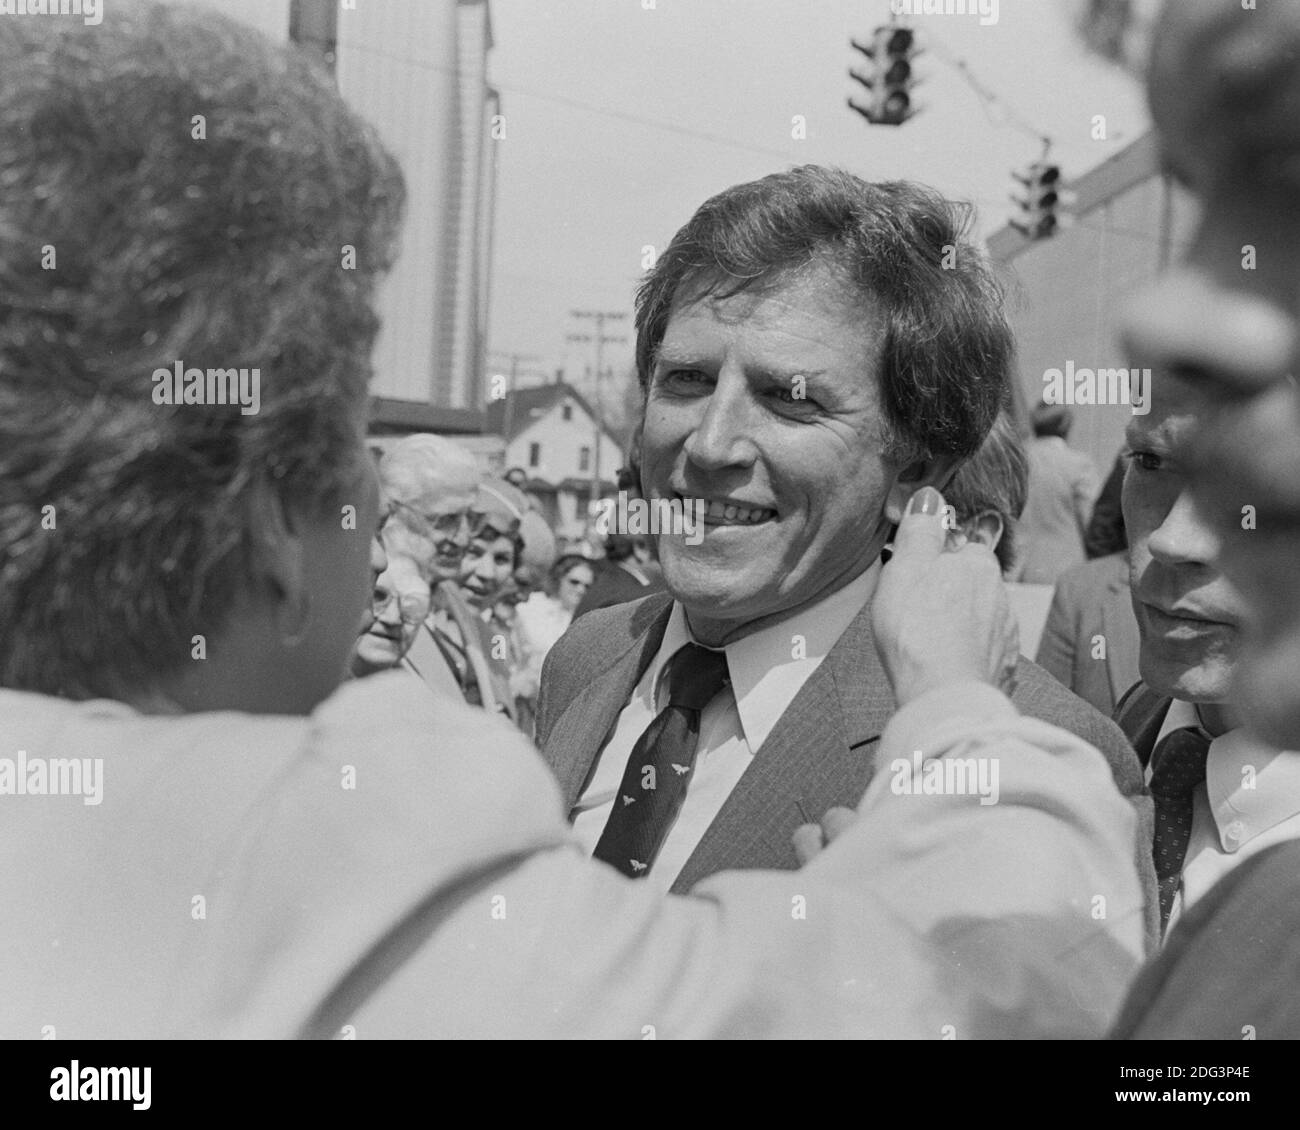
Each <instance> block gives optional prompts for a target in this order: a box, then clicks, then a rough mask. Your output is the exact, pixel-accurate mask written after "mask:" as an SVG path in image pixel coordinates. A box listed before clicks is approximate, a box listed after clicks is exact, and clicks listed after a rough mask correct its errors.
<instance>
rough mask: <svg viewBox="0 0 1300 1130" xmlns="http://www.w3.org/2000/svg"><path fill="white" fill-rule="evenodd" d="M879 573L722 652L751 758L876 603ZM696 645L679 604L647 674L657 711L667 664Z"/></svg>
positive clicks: (873, 569) (876, 565)
mask: <svg viewBox="0 0 1300 1130" xmlns="http://www.w3.org/2000/svg"><path fill="white" fill-rule="evenodd" d="M880 569H881V565H880V561H879V560H877V561H874V562H873V563H872V564H871V566H870V567H869V568H868V569H867V570H866V571H865V572H863V573H862V574H861V575H860V576H858V577H855V578H854V579H853V580H852V581H850V582H849V583H848V584H847V585H845V586H844V587H843V588H840V589H836V590H835V592H833V593H831V594H830V595H829V596H827V597H824V598H823V599H822V600H820V601H818V602H817V603H816V604H813V605H810V606H809V607H807V608H803V609H800V610H799V611H798V612H797V613H795V614H794V615H793V616H791V617H789V618H788V619H785V620H780V621H778V622H777V623H775V624H770V625H768V626H767V627H765V628H760V629H759V630H758V631H757V632H753V633H751V634H750V635H747V636H745V637H743V638H742V639H738V640H737V641H736V642H735V643H730V644H727V645H726V646H725V647H724V648H723V649H722V650H723V651H724V652H726V655H727V674H728V675H729V677H730V679H731V690H732V694H733V695H734V696H735V699H736V707H737V710H738V712H739V714H740V724H741V727H742V728H743V729H744V731H745V741H746V743H747V744H748V745H749V751H750V753H751V754H757V753H758V751H759V748H760V747H761V746H762V744H763V743H764V742H765V741H766V740H767V736H768V734H770V733H771V732H772V728H773V727H774V726H775V725H776V723H777V721H778V719H780V717H781V715H782V714H784V713H785V710H786V707H788V706H789V705H790V703H791V702H793V701H794V697H795V695H797V694H798V693H799V692H800V691H801V690H802V689H803V686H804V684H805V683H806V682H807V681H808V680H809V678H811V676H812V674H813V672H814V671H816V670H817V668H818V667H820V666H821V663H822V660H824V659H825V658H826V656H827V654H828V653H829V652H830V650H831V648H833V647H834V646H835V644H836V642H837V641H838V640H839V638H840V636H842V635H843V634H844V630H845V629H846V628H847V627H848V626H849V624H851V623H852V622H853V618H854V617H855V616H856V615H857V614H858V613H859V612H861V611H862V609H863V608H864V607H865V606H866V604H867V602H868V601H870V600H871V597H872V596H873V595H874V593H875V591H876V582H877V581H878V580H879V578H880ZM694 642H697V641H696V640H695V638H694V636H692V635H691V630H690V626H689V625H688V624H687V622H686V610H685V609H684V608H683V607H682V606H681V605H680V604H679V603H677V602H676V601H674V602H673V609H672V612H671V613H670V614H669V617H668V627H667V628H666V629H665V631H664V639H663V643H662V644H660V646H659V651H658V652H657V653H656V655H655V657H654V660H653V661H652V662H651V665H650V668H649V670H648V671H647V672H646V673H647V675H648V676H649V678H650V682H649V683H648V684H647V685H648V686H650V687H652V688H654V693H655V710H656V712H657V711H658V709H659V708H660V704H659V701H658V689H659V680H660V678H661V676H662V675H663V672H664V668H665V666H667V663H668V660H669V659H671V658H672V657H673V656H674V655H676V654H677V652H678V651H680V650H681V649H682V648H683V647H685V646H686V645H687V644H688V643H694Z"/></svg>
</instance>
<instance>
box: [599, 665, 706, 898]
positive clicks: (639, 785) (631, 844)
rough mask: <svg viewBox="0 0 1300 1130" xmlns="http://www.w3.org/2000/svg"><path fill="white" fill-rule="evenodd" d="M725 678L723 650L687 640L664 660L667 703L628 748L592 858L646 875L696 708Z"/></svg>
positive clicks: (695, 729) (677, 803)
mask: <svg viewBox="0 0 1300 1130" xmlns="http://www.w3.org/2000/svg"><path fill="white" fill-rule="evenodd" d="M726 682H727V656H726V653H725V652H721V651H709V650H708V649H707V648H703V647H700V646H699V645H698V644H687V646H686V647H684V648H682V649H681V651H679V652H678V653H677V654H676V655H674V656H673V657H672V659H671V660H670V661H669V664H668V677H667V684H668V687H667V690H668V705H667V706H665V707H664V708H663V709H662V710H661V711H660V712H659V713H658V714H656V715H655V717H654V720H653V721H652V722H651V723H650V725H649V726H647V727H646V729H645V733H643V734H642V735H641V736H640V737H639V738H638V739H637V742H636V745H634V746H633V747H632V752H631V754H630V755H629V756H628V759H627V768H626V769H624V770H623V780H622V782H621V783H620V785H619V790H618V795H617V796H615V798H614V808H613V810H612V811H611V812H610V814H609V819H608V820H607V821H606V822H605V830H604V831H603V832H601V834H600V841H599V842H598V843H597V844H596V850H595V852H594V853H593V856H594V858H596V859H599V860H602V861H603V862H605V863H608V864H610V866H612V867H616V868H618V870H619V871H621V872H622V873H623V874H624V875H627V876H629V877H630V878H633V879H636V878H640V877H642V876H644V875H647V874H649V872H650V865H651V864H652V863H654V860H655V856H656V855H658V854H659V849H660V847H662V846H663V841H664V838H665V837H666V836H667V834H668V829H669V828H671V827H672V824H673V820H674V819H676V817H677V813H678V811H679V810H680V809H681V807H682V801H683V800H685V799H686V787H687V784H688V782H689V779H690V774H691V770H692V769H693V768H694V766H695V749H696V745H697V744H698V743H699V738H700V712H701V711H702V710H703V709H704V707H705V706H707V705H708V702H709V700H710V699H711V698H713V696H714V695H716V694H717V693H718V691H720V690H721V689H722V688H723V686H725V685H726Z"/></svg>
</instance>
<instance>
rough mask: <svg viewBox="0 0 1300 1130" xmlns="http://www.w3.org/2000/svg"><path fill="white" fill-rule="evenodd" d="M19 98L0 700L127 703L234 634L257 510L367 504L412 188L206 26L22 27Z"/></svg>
mask: <svg viewBox="0 0 1300 1130" xmlns="http://www.w3.org/2000/svg"><path fill="white" fill-rule="evenodd" d="M0 73H3V75H4V81H3V83H0V185H3V194H2V195H0V685H5V686H9V687H16V688H20V689H29V690H35V691H41V692H44V693H53V694H63V695H66V696H69V697H74V698H85V697H92V696H99V695H106V696H120V694H121V693H122V692H123V691H124V690H134V689H140V688H146V687H150V686H153V685H156V684H157V683H158V682H159V681H161V680H164V679H165V678H166V677H167V674H168V672H171V671H174V670H176V669H177V668H178V667H179V666H180V665H182V664H184V663H186V662H188V661H189V656H190V648H191V642H190V641H191V637H192V636H193V635H195V634H209V633H215V632H218V631H219V629H220V627H221V625H222V623H223V620H224V618H225V617H226V615H227V614H228V613H229V611H230V608H231V604H232V601H233V599H234V597H235V595H236V593H237V592H238V590H239V588H240V587H241V585H242V584H243V583H244V582H245V581H246V580H247V577H246V576H245V574H246V571H247V570H248V568H249V565H250V561H251V560H252V554H251V548H252V547H251V546H250V545H249V544H248V543H249V538H248V535H247V532H246V530H247V524H246V521H245V514H246V507H247V505H248V502H249V499H250V497H251V495H252V493H253V492H254V491H257V490H260V489H264V488H270V489H273V490H275V491H276V492H278V494H279V496H280V497H281V499H283V501H284V502H285V504H286V505H287V506H289V507H291V508H297V509H299V510H302V511H304V512H305V511H307V510H315V511H319V510H320V509H321V508H322V507H324V506H326V505H328V504H331V503H332V502H333V501H335V500H336V499H337V496H338V494H339V492H340V490H341V489H342V487H343V484H345V483H346V482H348V481H351V480H352V479H353V478H354V477H355V475H356V472H357V470H358V464H357V460H358V459H361V458H365V452H364V449H363V448H362V447H360V446H359V444H358V440H357V437H358V431H357V427H358V424H357V421H358V419H359V417H360V416H361V415H362V414H363V413H364V408H365V395H366V385H367V381H368V378H369V373H370V362H369V355H370V349H371V345H372V342H373V338H374V335H375V332H376V329H377V320H376V318H375V315H374V313H373V312H372V310H371V308H370V298H371V295H372V291H373V288H374V284H375V282H376V278H377V275H378V274H379V273H381V272H382V271H384V270H385V269H386V268H387V267H388V265H389V264H390V262H391V259H392V256H393V246H394V240H395V236H396V231H397V227H398V223H399V220H400V213H401V209H402V200H403V189H402V183H401V176H400V173H399V171H398V169H397V167H396V165H395V163H394V162H393V160H392V159H391V158H390V157H389V156H388V155H387V154H386V153H384V151H383V150H382V148H381V147H380V146H379V144H378V142H377V141H376V139H375V136H374V135H373V133H372V131H371V130H370V129H369V128H367V127H365V126H363V125H362V124H361V123H360V122H359V121H358V120H357V119H356V118H355V117H354V116H353V114H352V113H351V112H350V111H349V110H348V109H347V107H346V106H345V105H344V103H343V102H342V101H341V99H340V98H339V95H338V93H337V91H336V90H335V89H334V88H333V87H332V85H331V84H330V82H329V80H328V77H327V76H325V75H323V74H321V73H319V71H318V70H317V68H316V67H315V65H314V64H313V63H312V62H311V61H310V60H309V59H308V58H307V56H305V55H299V53H298V52H297V51H296V50H295V49H293V48H280V47H276V46H274V45H272V44H271V43H270V42H269V41H267V40H266V39H264V38H263V37H261V36H260V35H258V34H257V33H256V32H254V31H252V30H249V29H247V28H244V27H241V26H240V25H238V24H236V23H234V22H231V21H229V20H227V19H226V18H224V17H222V16H219V15H216V14H213V13H210V12H205V11H203V10H202V9H198V8H189V7H163V6H159V5H155V4H152V3H127V2H123V3H120V4H117V5H115V6H114V9H113V12H112V13H111V18H110V19H108V20H105V21H104V22H103V23H102V24H100V25H97V26H87V25H86V24H85V23H84V22H83V21H81V20H55V19H48V20H46V19H26V20H18V19H7V20H0ZM346 246H351V247H352V248H354V249H355V269H344V257H345V252H344V251H343V249H344V248H345V247H346ZM177 361H182V362H183V363H184V365H185V366H186V367H187V368H188V367H191V366H192V367H196V368H207V367H219V368H228V367H248V368H254V367H256V368H258V369H259V370H260V373H261V407H260V411H259V412H257V413H256V414H248V415H245V414H243V413H242V412H241V410H240V407H239V406H238V405H233V406H230V407H221V406H197V405H188V406H182V407H172V406H167V405H159V404H155V403H154V400H153V396H152V392H153V388H154V384H153V381H152V379H151V376H152V374H153V372H154V371H155V370H156V369H158V368H171V367H172V366H173V365H174V364H175V363H176V362H177Z"/></svg>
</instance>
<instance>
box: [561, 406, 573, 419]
mask: <svg viewBox="0 0 1300 1130" xmlns="http://www.w3.org/2000/svg"><path fill="white" fill-rule="evenodd" d="M560 417H561V418H562V419H565V420H572V419H573V405H572V404H566V405H565V406H564V407H563V408H561V409H560Z"/></svg>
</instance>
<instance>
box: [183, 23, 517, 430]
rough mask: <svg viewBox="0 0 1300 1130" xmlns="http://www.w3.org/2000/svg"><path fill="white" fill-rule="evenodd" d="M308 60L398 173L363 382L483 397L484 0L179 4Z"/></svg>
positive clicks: (395, 395) (385, 390) (438, 397)
mask: <svg viewBox="0 0 1300 1130" xmlns="http://www.w3.org/2000/svg"><path fill="white" fill-rule="evenodd" d="M188 2H190V3H203V4H205V5H206V6H209V7H213V8H216V9H218V10H220V11H221V12H223V13H225V14H226V15H228V16H232V17H233V18H235V19H238V20H241V21H243V22H245V23H249V24H252V25H253V26H254V27H256V28H258V29H259V30H260V31H262V32H264V33H266V34H268V35H270V36H272V37H273V38H277V39H282V40H288V39H293V40H294V41H296V42H297V43H298V44H299V45H300V46H301V47H302V48H303V49H304V50H307V51H310V52H312V53H313V54H315V55H317V56H319V59H320V62H321V65H322V66H324V67H326V68H327V69H328V70H330V71H331V72H332V73H333V74H334V76H335V79H336V81H337V83H338V87H339V91H340V93H341V94H342V95H343V97H344V98H346V99H347V101H348V102H349V103H350V104H351V105H352V106H353V107H354V108H355V109H356V110H357V112H358V113H359V114H360V115H361V116H362V117H363V118H365V119H366V120H368V121H369V122H371V123H372V124H373V125H374V126H375V128H376V129H377V130H378V132H379V135H380V137H381V138H382V139H383V142H384V144H385V145H386V146H387V148H388V149H389V151H390V152H391V153H392V154H393V155H394V156H395V157H396V158H397V160H398V162H399V163H400V164H401V167H402V172H403V174H404V175H405V178H406V193H407V201H406V220H405V224H404V226H403V229H402V239H401V244H400V250H399V255H398V258H397V262H396V264H395V265H394V268H393V270H392V272H391V273H390V274H389V276H388V277H387V278H386V279H385V280H384V282H383V284H382V285H381V287H380V291H379V295H378V299H377V303H376V305H377V309H378V313H379V316H380V318H381V319H382V322H383V325H382V328H381V330H380V334H379V340H378V341H377V342H376V345H375V353H374V363H375V380H374V384H373V386H372V387H373V391H374V392H375V394H376V395H377V396H380V397H384V398H386V399H387V400H390V401H415V402H420V403H424V404H432V405H434V406H436V407H440V408H454V409H473V410H475V411H481V410H482V407H483V400H484V394H483V385H484V366H485V363H486V359H485V353H486V346H485V343H486V341H487V315H488V297H489V290H490V283H491V253H492V222H493V215H494V210H495V209H494V204H495V192H496V155H497V148H496V146H497V144H498V143H497V142H496V141H494V140H493V137H492V134H493V125H494V118H495V116H496V115H499V114H500V112H501V109H500V97H499V95H498V94H497V92H496V91H495V90H494V89H492V88H491V87H490V86H489V85H488V82H487V56H488V52H489V51H490V50H491V48H492V26H491V19H490V16H489V0H188Z"/></svg>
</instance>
